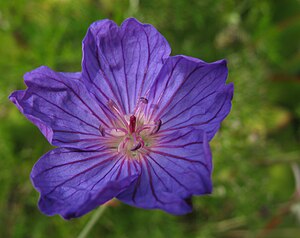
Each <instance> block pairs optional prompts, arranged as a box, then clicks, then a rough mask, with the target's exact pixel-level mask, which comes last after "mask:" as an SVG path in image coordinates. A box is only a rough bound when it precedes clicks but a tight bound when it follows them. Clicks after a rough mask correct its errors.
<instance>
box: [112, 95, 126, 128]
mask: <svg viewBox="0 0 300 238" xmlns="http://www.w3.org/2000/svg"><path fill="white" fill-rule="evenodd" d="M107 105H108V107H109V108H110V109H111V111H112V112H113V114H114V115H115V116H116V117H117V118H118V119H119V120H120V121H121V122H123V124H124V125H125V126H127V121H126V120H125V118H124V116H123V115H122V113H121V112H120V110H119V107H118V105H117V104H116V103H115V102H114V101H113V100H111V99H109V100H108V102H107Z"/></svg>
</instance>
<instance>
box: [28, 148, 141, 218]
mask: <svg viewBox="0 0 300 238" xmlns="http://www.w3.org/2000/svg"><path fill="white" fill-rule="evenodd" d="M139 170H140V168H139V166H138V164H137V163H136V161H133V160H127V159H124V158H123V157H122V156H120V155H118V154H113V153H110V152H107V151H105V150H103V151H97V152H83V151H76V150H71V149H65V148H58V149H54V150H52V151H50V152H49V153H47V154H46V155H44V156H43V157H42V158H41V159H40V160H39V161H38V162H37V163H36V164H35V166H34V167H33V169H32V172H31V180H32V183H33V184H34V186H35V188H36V189H37V190H38V191H39V192H40V195H41V196H40V200H39V208H40V209H41V211H42V212H43V213H45V214H47V215H54V214H60V215H61V216H62V217H64V218H65V219H70V218H74V217H79V216H82V215H84V214H85V213H87V212H89V211H91V210H92V209H94V208H96V207H97V206H99V205H101V204H103V203H105V202H107V201H109V200H110V199H112V198H113V197H115V196H117V195H118V194H119V193H120V192H122V191H124V190H125V189H126V188H127V187H128V186H129V185H130V184H131V183H132V182H133V181H134V180H135V179H136V178H137V176H138V175H139Z"/></svg>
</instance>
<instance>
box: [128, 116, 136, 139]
mask: <svg viewBox="0 0 300 238" xmlns="http://www.w3.org/2000/svg"><path fill="white" fill-rule="evenodd" d="M135 126H136V117H135V116H134V115H132V116H130V121H129V132H130V134H132V133H133V132H135Z"/></svg>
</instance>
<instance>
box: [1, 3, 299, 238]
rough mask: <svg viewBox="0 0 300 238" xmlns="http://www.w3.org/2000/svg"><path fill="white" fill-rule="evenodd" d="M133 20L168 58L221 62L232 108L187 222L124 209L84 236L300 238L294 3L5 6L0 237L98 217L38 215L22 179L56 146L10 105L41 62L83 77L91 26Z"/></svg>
mask: <svg viewBox="0 0 300 238" xmlns="http://www.w3.org/2000/svg"><path fill="white" fill-rule="evenodd" d="M129 16H134V17H136V18H137V19H139V20H140V21H141V22H146V23H151V24H152V25H154V26H155V27H156V28H157V29H158V30H159V31H160V32H161V33H162V34H163V35H164V36H165V37H166V38H167V40H168V41H169V43H170V45H171V47H172V54H173V55H175V54H184V55H190V56H194V57H197V58H201V59H203V60H205V61H208V62H212V61H215V60H218V59H221V58H226V59H227V60H228V67H229V81H231V82H234V85H235V94H234V99H233V107H232V112H231V114H230V115H229V116H228V117H227V118H226V120H225V121H224V123H223V124H222V128H221V130H220V131H219V133H218V134H217V135H216V136H215V138H214V139H213V141H212V143H211V145H212V151H213V159H214V173H213V183H214V192H213V194H212V195H210V196H204V197H194V198H193V203H194V211H193V213H191V214H188V215H185V216H179V217H176V216H172V215H169V214H166V213H164V212H162V211H157V210H151V211H147V210H142V209H137V208H133V207H129V206H127V205H124V204H119V205H117V206H115V207H109V208H108V209H107V210H106V211H105V213H104V214H103V216H102V217H101V218H100V219H99V221H98V222H97V224H96V225H95V227H94V228H93V230H92V231H91V233H90V234H89V237H118V238H123V237H124V238H127V237H128V238H131V237H142V238H145V237H155V238H156V237H172V238H176V237H196V238H202V237H203V238H210V237H233V238H234V237H278V238H281V237H291V238H294V237H300V228H299V227H300V226H299V225H300V202H299V196H300V168H299V163H300V43H299V40H300V2H299V1H298V0H287V1H271V0H270V1H265V0H254V1H250V0H241V1H238V0H236V1H234V0H211V1H201V0H189V1H187V0H186V1H184V0H140V1H139V0H127V1H125V0H102V1H96V0H83V1H76V0H73V1H72V0H44V1H34V0H26V1H22V0H14V1H10V0H1V1H0V237H16V238H19V237H30V238H31V237H32V238H38V237H41V238H42V237H57V238H59V237H64V238H68V237H76V236H77V235H78V234H79V233H80V231H81V230H82V229H83V227H84V226H85V224H86V223H87V222H88V220H89V219H90V218H91V217H92V216H93V212H91V213H90V214H87V215H85V216H84V217H82V218H79V219H74V220H71V221H65V220H63V219H62V218H60V217H59V216H54V217H47V216H45V215H43V214H41V213H40V212H39V210H38V209H37V200H38V193H37V192H36V191H35V190H34V189H33V187H32V185H31V182H30V179H29V174H30V171H31V168H32V166H33V164H34V163H35V161H37V159H38V158H39V157H40V156H41V155H43V154H44V153H45V152H47V151H48V150H50V149H51V146H49V145H48V143H47V141H46V140H45V139H44V137H43V136H42V134H41V133H40V132H39V131H38V129H37V128H35V127H34V126H33V125H32V124H31V123H30V122H29V121H27V120H26V119H25V117H23V116H22V115H21V113H19V112H18V110H17V109H16V108H15V106H14V105H13V104H12V103H10V102H9V101H8V96H9V94H10V93H11V92H12V91H13V90H16V89H24V88H25V85H24V84H23V79H22V77H23V74H24V73H25V72H27V71H30V70H33V69H34V68H36V67H38V66H40V65H47V66H49V67H51V68H53V69H55V70H57V71H80V70H81V41H82V39H83V37H84V35H85V33H86V30H87V28H88V26H89V25H90V24H91V23H92V22H93V21H96V20H99V19H103V18H110V19H112V20H114V21H116V22H117V23H118V24H120V23H121V22H122V21H123V20H124V19H126V18H127V17H129ZM297 188H298V190H297Z"/></svg>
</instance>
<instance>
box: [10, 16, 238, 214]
mask: <svg viewBox="0 0 300 238" xmlns="http://www.w3.org/2000/svg"><path fill="white" fill-rule="evenodd" d="M170 51H171V49H170V47H169V44H168V42H167V41H166V39H165V38H164V37H163V36H162V35H161V34H160V33H159V32H158V31H157V30H156V29H155V28H154V27H153V26H151V25H148V24H141V23H139V22H138V21H137V20H135V19H132V18H130V19H127V20H126V21H124V22H123V23H122V25H121V26H120V27H119V26H117V25H116V24H115V23H114V22H113V21H110V20H102V21H97V22H95V23H93V24H92V25H91V26H90V28H89V29H88V31H87V34H86V36H85V38H84V40H83V60H82V72H79V73H58V72H54V71H52V70H51V69H49V68H47V67H45V66H42V67H39V68H37V69H35V70H33V71H31V72H29V73H26V74H25V76H24V78H25V83H26V85H27V89H26V90H24V91H16V92H14V93H12V95H11V96H10V100H11V101H12V102H13V103H15V104H16V106H17V107H18V109H19V110H20V111H21V112H22V113H23V114H24V115H25V116H26V117H27V118H28V119H29V120H30V121H31V122H33V123H34V124H35V125H36V126H37V127H38V128H39V129H40V130H41V132H42V133H43V134H44V136H45V137H46V138H47V140H48V141H49V142H50V143H51V144H52V145H54V146H57V148H55V149H53V150H52V151H50V152H48V153H47V154H45V155H44V156H42V157H41V158H40V160H39V161H38V162H37V163H36V164H35V166H34V167H33V169H32V172H31V180H32V183H33V185H34V187H35V188H36V189H37V190H38V191H39V193H40V200H39V208H40V210H41V211H42V212H44V213H45V214H47V215H54V214H60V215H61V216H62V217H64V218H65V219H70V218H73V217H79V216H82V215H83V214H85V213H87V212H89V211H91V210H92V209H94V208H96V207H97V206H99V205H101V204H103V203H105V202H107V201H109V200H110V199H112V198H114V197H115V198H117V199H119V200H121V201H123V202H124V203H127V204H130V205H132V206H136V207H140V208H145V209H155V208H158V209H162V210H164V211H166V212H169V213H171V214H177V215H180V214H185V213H187V212H190V211H191V209H192V208H191V204H190V202H189V200H190V198H191V196H192V195H203V194H208V193H211V191H212V182H211V173H212V161H211V151H210V147H209V141H210V140H211V139H212V138H213V136H214V135H215V133H216V132H217V130H218V129H219V127H220V123H221V121H222V120H223V119H224V118H225V117H226V116H227V114H228V113H229V111H230V108H231V99H232V95H233V85H232V84H228V85H226V84H225V81H226V78H227V67H226V62H225V60H220V61H217V62H214V63H206V62H204V61H201V60H199V59H196V58H192V57H187V56H183V55H179V56H170Z"/></svg>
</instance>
